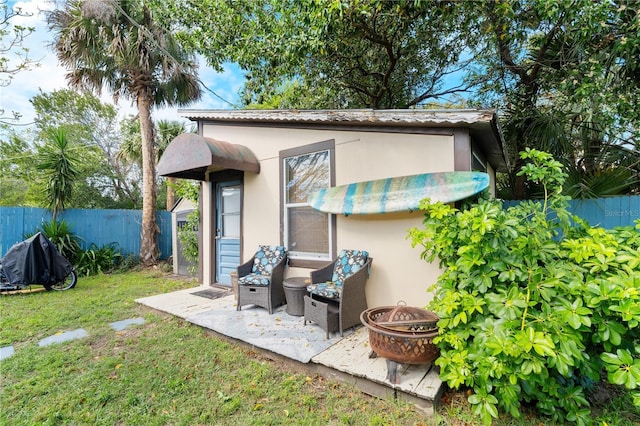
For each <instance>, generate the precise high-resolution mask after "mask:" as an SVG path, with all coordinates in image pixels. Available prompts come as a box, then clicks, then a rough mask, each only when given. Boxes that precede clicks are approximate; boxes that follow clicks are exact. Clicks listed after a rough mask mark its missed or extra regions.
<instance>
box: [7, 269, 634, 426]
mask: <svg viewBox="0 0 640 426" xmlns="http://www.w3.org/2000/svg"><path fill="white" fill-rule="evenodd" d="M195 285H196V283H195V282H193V281H185V280H179V279H173V278H171V277H170V276H168V275H166V274H164V273H163V272H161V271H149V270H147V271H138V272H130V273H126V274H116V275H99V276H94V277H89V278H81V279H80V280H79V282H78V285H77V287H76V288H75V289H73V290H70V291H66V292H38V293H32V294H15V295H3V296H0V346H7V345H13V346H14V348H15V351H16V353H15V354H14V355H13V356H12V357H10V358H7V359H5V360H3V361H2V362H1V363H0V424H2V425H9V424H10V425H33V424H53V425H64V424H73V425H85V424H86V425H113V424H122V425H133V424H136V425H138V424H144V425H198V424H202V425H209V424H216V425H218V424H220V425H236V424H237V425H249V424H252V425H271V424H304V425H326V424H336V425H338V424H339V425H343V424H344V425H388V424H398V425H462V424H465V425H473V424H479V423H478V421H477V419H476V417H475V416H474V415H473V413H472V412H471V410H470V408H469V405H468V404H467V403H466V400H465V398H464V396H463V395H462V394H459V393H449V394H447V395H446V397H445V399H444V402H445V403H444V404H443V405H442V407H441V408H440V410H439V415H438V416H437V417H436V418H429V417H426V416H425V415H424V414H423V413H421V412H419V411H416V410H414V408H413V406H412V405H409V404H406V403H403V402H398V401H393V400H380V399H377V398H371V397H368V396H366V395H364V394H362V393H361V392H359V391H358V390H356V389H355V388H354V387H352V386H351V385H347V384H344V383H341V382H336V381H333V380H327V379H325V378H323V377H322V376H318V375H309V374H307V373H305V371H304V369H297V368H294V367H292V366H291V365H289V364H287V365H279V364H278V363H276V362H274V361H273V360H271V359H269V358H268V357H266V356H264V355H262V354H261V353H260V352H257V351H254V350H252V349H250V348H248V347H246V346H243V345H242V346H241V345H235V344H233V343H230V342H228V341H227V340H224V339H220V338H217V337H216V336H215V335H214V334H212V333H209V332H207V331H206V330H203V329H202V328H200V327H197V326H195V325H192V324H189V323H187V322H185V321H182V320H180V319H176V318H174V317H171V316H169V315H165V314H161V313H158V312H155V311H153V310H150V309H148V308H146V307H143V306H141V305H138V304H136V303H135V302H134V300H135V299H136V298H139V297H144V296H149V295H154V294H159V293H166V292H170V291H174V290H178V289H182V288H188V287H193V286H195ZM134 317H143V318H145V320H146V323H145V324H144V325H140V326H135V327H131V328H128V329H127V330H124V331H120V332H115V331H113V330H112V329H111V328H110V327H109V323H111V322H114V321H120V320H123V319H127V318H134ZM77 328H84V329H85V330H86V331H87V332H88V334H89V337H87V338H84V339H80V340H74V341H70V342H66V343H61V344H55V345H51V346H46V347H39V346H38V341H39V340H40V339H42V338H44V337H47V336H50V335H53V334H55V333H58V332H62V331H68V330H74V329H77ZM616 401H618V403H617V405H612V406H611V407H609V411H602V412H601V413H600V417H599V419H601V420H606V421H607V423H608V424H609V425H627V424H629V425H630V424H636V423H635V422H637V421H638V419H639V418H638V417H637V416H636V417H634V416H633V414H630V412H629V411H628V410H629V406H630V404H629V402H628V396H627V395H626V394H622V395H621V396H620V398H618V399H617V400H616ZM597 422H598V423H599V424H602V423H601V421H600V420H598V421H597ZM495 424H497V425H540V424H548V423H545V422H544V420H541V419H539V418H537V417H535V416H534V415H528V416H527V415H525V416H523V418H521V419H512V418H507V417H504V418H501V419H499V420H498V421H497V422H495Z"/></svg>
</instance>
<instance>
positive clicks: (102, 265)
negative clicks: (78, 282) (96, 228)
mask: <svg viewBox="0 0 640 426" xmlns="http://www.w3.org/2000/svg"><path fill="white" fill-rule="evenodd" d="M122 259H123V256H122V254H121V253H120V252H119V251H118V244H116V243H110V244H105V245H103V246H102V247H98V246H97V245H96V244H93V243H92V244H91V246H90V247H89V249H87V250H85V251H83V252H81V253H80V256H79V257H78V261H77V263H76V272H77V273H78V275H86V276H89V275H96V274H99V273H106V272H111V271H113V270H114V269H115V268H116V267H117V266H118V265H119V264H120V263H121V261H122Z"/></svg>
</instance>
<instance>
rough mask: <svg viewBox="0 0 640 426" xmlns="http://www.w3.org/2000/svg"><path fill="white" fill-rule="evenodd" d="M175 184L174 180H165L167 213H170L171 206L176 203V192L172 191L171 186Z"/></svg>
mask: <svg viewBox="0 0 640 426" xmlns="http://www.w3.org/2000/svg"><path fill="white" fill-rule="evenodd" d="M175 183H176V178H172V177H170V178H167V211H168V212H169V211H171V209H172V208H173V205H174V204H175V203H176V191H174V189H173V185H175Z"/></svg>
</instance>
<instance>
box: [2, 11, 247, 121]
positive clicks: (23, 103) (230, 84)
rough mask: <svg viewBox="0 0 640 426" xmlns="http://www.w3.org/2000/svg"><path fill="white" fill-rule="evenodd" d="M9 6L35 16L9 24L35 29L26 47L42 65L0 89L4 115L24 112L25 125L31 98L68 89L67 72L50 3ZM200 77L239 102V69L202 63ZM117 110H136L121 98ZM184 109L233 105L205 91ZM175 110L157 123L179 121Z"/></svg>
mask: <svg viewBox="0 0 640 426" xmlns="http://www.w3.org/2000/svg"><path fill="white" fill-rule="evenodd" d="M3 2H4V0H3ZM8 4H9V5H10V6H11V5H12V6H14V7H21V8H22V10H23V12H27V13H30V14H32V16H30V17H24V18H23V17H20V18H13V19H12V20H11V21H10V23H11V24H13V25H23V26H29V27H35V29H36V31H35V32H34V33H33V34H31V35H30V36H29V37H28V38H27V39H26V40H25V43H24V46H25V47H28V48H29V50H30V51H29V57H30V58H32V59H34V60H37V61H38V62H39V64H40V65H39V66H38V67H36V68H34V69H32V70H29V71H23V72H20V73H19V74H17V75H16V76H15V78H14V79H13V80H12V82H11V84H10V85H9V86H8V87H0V108H2V109H4V110H5V115H6V114H7V113H9V112H10V111H17V112H19V113H21V114H22V119H21V120H20V123H21V124H26V123H29V122H32V121H33V118H34V111H33V107H32V105H31V103H30V102H29V99H30V98H31V97H33V96H34V95H36V94H37V93H38V92H39V89H41V90H42V91H43V92H46V93H48V92H52V91H54V90H58V89H65V88H67V84H66V81H65V77H64V75H65V70H64V69H63V68H61V67H60V66H59V65H58V61H57V59H56V56H55V53H54V52H53V51H52V50H51V49H50V48H49V47H47V45H48V44H49V43H50V42H51V41H52V36H51V34H50V33H49V31H48V29H47V26H46V24H45V21H44V19H45V18H44V14H43V13H41V11H42V10H48V9H51V8H52V5H51V3H50V2H48V1H47V0H25V1H15V0H9V1H8ZM199 76H200V79H201V80H202V81H203V82H204V83H205V84H206V86H207V87H208V88H209V89H211V90H212V91H214V92H215V93H216V94H217V95H219V96H220V97H222V98H223V99H226V100H227V101H229V102H232V103H237V102H238V100H239V97H238V92H239V90H240V88H241V87H242V85H243V75H242V73H241V72H240V70H239V68H238V67H237V66H235V65H233V64H229V65H227V66H225V70H224V72H222V73H216V72H214V71H212V70H211V69H209V68H207V66H206V64H205V63H204V61H202V62H201V65H200V69H199ZM101 99H102V100H103V101H105V102H111V95H110V94H109V93H106V92H105V93H103V95H102V97H101ZM117 108H118V109H119V111H120V114H121V115H122V116H126V115H127V114H135V108H133V107H132V105H131V102H130V101H129V100H127V99H121V100H120V101H119V102H118V105H117ZM182 108H191V109H228V108H231V106H230V105H229V104H228V103H226V102H224V101H222V100H220V99H219V98H218V97H216V96H215V95H213V94H212V93H210V92H208V91H206V90H205V91H204V92H203V97H202V99H201V100H200V101H199V102H197V103H194V104H192V105H189V106H187V107H182ZM176 110H177V108H165V109H161V110H156V111H154V113H153V117H154V119H156V120H157V119H167V120H177V119H178V116H177V113H176Z"/></svg>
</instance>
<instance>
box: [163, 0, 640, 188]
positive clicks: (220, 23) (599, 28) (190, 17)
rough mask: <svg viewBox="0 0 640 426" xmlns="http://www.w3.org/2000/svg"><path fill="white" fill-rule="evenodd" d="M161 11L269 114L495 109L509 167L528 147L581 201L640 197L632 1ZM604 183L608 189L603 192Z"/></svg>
mask: <svg viewBox="0 0 640 426" xmlns="http://www.w3.org/2000/svg"><path fill="white" fill-rule="evenodd" d="M154 8H155V9H156V10H158V11H159V13H161V14H162V16H163V17H164V18H165V19H168V20H170V21H171V24H172V25H174V26H175V28H176V31H177V36H178V37H180V38H181V39H182V40H184V41H185V43H186V45H188V46H189V47H190V48H192V49H195V50H197V51H198V52H199V53H200V54H202V55H203V56H204V57H205V58H206V59H207V61H208V63H209V64H210V65H211V66H212V67H214V68H217V69H219V68H220V67H221V65H222V64H223V63H224V62H226V61H232V62H236V63H238V64H239V65H240V66H241V67H242V68H243V69H244V70H246V71H247V81H246V84H245V89H244V91H243V102H244V103H245V104H246V105H250V106H251V107H261V106H262V107H264V106H266V107H267V108H362V107H370V108H415V107H421V108H423V107H433V106H434V105H435V106H436V107H443V106H444V107H447V106H450V105H452V104H453V105H461V106H476V107H484V108H496V109H497V110H498V112H499V114H500V117H501V120H502V124H503V128H504V134H505V139H506V142H507V148H508V151H509V155H510V156H511V160H512V163H513V166H514V167H513V171H512V172H511V173H509V174H508V176H507V178H506V179H505V181H504V182H505V187H506V189H507V191H506V193H505V195H507V196H513V197H516V198H522V197H528V196H535V195H536V194H535V188H527V187H525V186H524V182H523V180H522V179H518V178H517V176H516V172H515V171H517V170H518V169H519V166H520V165H521V164H520V160H519V159H518V157H517V155H516V154H517V152H520V151H522V150H523V149H524V148H526V147H532V148H538V149H544V150H546V151H549V152H552V153H553V154H554V155H555V156H556V158H558V159H559V160H561V161H562V162H563V163H564V164H565V165H566V166H567V167H569V169H570V170H571V171H572V173H571V176H570V177H569V180H568V182H567V183H568V184H567V185H566V188H567V191H568V193H571V194H572V195H574V196H577V197H593V196H598V195H608V194H609V195H610V194H615V193H629V192H633V191H638V188H639V184H638V181H639V179H638V176H639V174H638V159H639V157H640V156H639V149H638V142H637V140H638V135H639V129H640V125H639V124H640V113H639V112H638V111H639V110H638V108H637V107H636V105H637V104H638V100H639V99H638V96H640V95H639V93H640V91H638V90H637V89H638V83H639V77H640V71H639V68H640V65H638V64H639V63H640V56H639V55H640V49H639V43H640V23H639V18H638V16H639V13H638V12H639V11H638V9H639V8H640V3H638V2H635V1H631V0H619V1H608V2H593V1H591V0H554V1H547V2H539V1H535V0H525V1H515V0H498V1H495V0H478V1H474V2H457V1H436V0H399V1H393V2H389V1H384V0H359V1H356V0H296V1H294V0H246V1H242V2H233V1H229V2H220V1H217V0H203V1H202V2H192V1H189V0H171V1H162V2H158V4H154ZM604 182H609V184H605V185H602V184H603V183H604Z"/></svg>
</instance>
